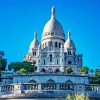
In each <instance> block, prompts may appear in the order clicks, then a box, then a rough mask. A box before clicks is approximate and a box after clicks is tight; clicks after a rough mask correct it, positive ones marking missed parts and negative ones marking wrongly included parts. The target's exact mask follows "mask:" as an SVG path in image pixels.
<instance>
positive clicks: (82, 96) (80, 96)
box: [66, 94, 89, 100]
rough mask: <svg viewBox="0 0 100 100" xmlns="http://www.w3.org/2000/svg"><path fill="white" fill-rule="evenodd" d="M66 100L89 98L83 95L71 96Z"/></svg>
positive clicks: (87, 99)
mask: <svg viewBox="0 0 100 100" xmlns="http://www.w3.org/2000/svg"><path fill="white" fill-rule="evenodd" d="M66 100H89V97H88V96H87V95H85V94H72V95H68V96H67V97H66Z"/></svg>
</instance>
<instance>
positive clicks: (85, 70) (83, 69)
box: [79, 66, 89, 74]
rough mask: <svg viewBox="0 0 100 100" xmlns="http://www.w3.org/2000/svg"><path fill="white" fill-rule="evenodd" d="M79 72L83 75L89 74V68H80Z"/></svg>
mask: <svg viewBox="0 0 100 100" xmlns="http://www.w3.org/2000/svg"><path fill="white" fill-rule="evenodd" d="M79 71H80V73H81V74H88V72H89V68H88V67H85V66H84V67H80V69H79Z"/></svg>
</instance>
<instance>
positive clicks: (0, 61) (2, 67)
mask: <svg viewBox="0 0 100 100" xmlns="http://www.w3.org/2000/svg"><path fill="white" fill-rule="evenodd" d="M3 56H4V52H3V51H0V70H2V71H4V70H5V68H6V65H7V60H6V59H4V58H3Z"/></svg>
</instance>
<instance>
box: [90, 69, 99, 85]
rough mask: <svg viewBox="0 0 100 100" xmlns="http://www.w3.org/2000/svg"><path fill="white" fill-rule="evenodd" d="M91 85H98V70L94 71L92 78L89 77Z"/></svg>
mask: <svg viewBox="0 0 100 100" xmlns="http://www.w3.org/2000/svg"><path fill="white" fill-rule="evenodd" d="M90 83H91V84H100V69H96V70H95V72H94V76H93V77H91V80H90Z"/></svg>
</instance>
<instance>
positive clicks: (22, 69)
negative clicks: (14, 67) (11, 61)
mask: <svg viewBox="0 0 100 100" xmlns="http://www.w3.org/2000/svg"><path fill="white" fill-rule="evenodd" d="M19 72H20V73H25V72H27V70H26V69H25V68H21V69H20V70H19Z"/></svg>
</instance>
